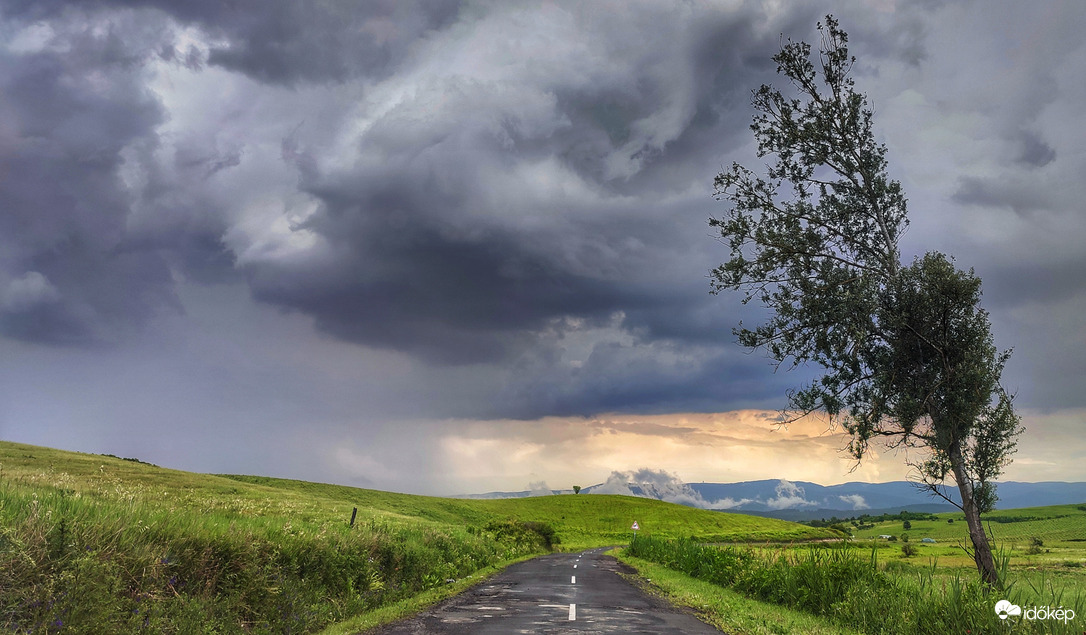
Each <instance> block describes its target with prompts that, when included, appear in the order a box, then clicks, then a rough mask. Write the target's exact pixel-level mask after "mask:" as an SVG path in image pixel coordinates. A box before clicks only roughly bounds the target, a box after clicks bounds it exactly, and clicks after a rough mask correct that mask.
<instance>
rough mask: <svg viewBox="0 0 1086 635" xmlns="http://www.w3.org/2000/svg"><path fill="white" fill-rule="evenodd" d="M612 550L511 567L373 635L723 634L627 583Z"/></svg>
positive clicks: (623, 568) (623, 567) (549, 557)
mask: <svg viewBox="0 0 1086 635" xmlns="http://www.w3.org/2000/svg"><path fill="white" fill-rule="evenodd" d="M603 551H604V549H592V550H588V551H583V552H581V553H563V554H551V555H547V556H542V557H540V558H535V559H534V560H528V561H526V562H521V563H518V564H515V565H512V566H510V567H509V568H507V569H506V570H505V571H503V572H502V573H500V574H498V575H497V576H495V577H494V578H491V579H490V580H489V581H487V582H486V583H484V584H481V585H479V586H476V587H474V588H472V589H469V590H468V591H465V592H464V593H462V594H460V595H458V596H455V597H452V598H449V599H448V600H445V601H444V602H442V603H441V604H438V605H436V606H434V607H431V608H430V609H427V610H426V611H424V612H422V613H420V614H419V615H416V616H415V617H411V618H408V619H406V620H402V621H399V622H395V623H393V624H388V625H386V626H383V627H381V628H378V629H376V630H373V631H368V634H369V635H468V634H472V635H475V634H479V635H489V634H494V635H497V634H501V635H510V634H513V633H536V634H550V633H624V634H630V635H640V634H645V635H647V634H650V633H651V634H653V635H656V634H662V633H667V634H680V633H681V634H682V635H711V634H712V635H718V634H719V633H720V631H718V630H717V629H715V628H713V627H712V626H709V625H707V624H705V623H703V622H701V621H699V620H698V619H697V618H695V617H694V616H693V615H691V614H689V613H686V612H683V611H682V610H681V609H677V608H675V607H672V606H671V605H669V604H668V603H667V602H665V601H664V600H662V599H660V598H657V597H653V596H651V595H649V594H647V593H645V592H644V591H642V590H640V589H638V588H637V587H636V586H634V585H633V584H631V583H629V582H627V581H626V580H625V579H623V578H622V577H621V576H620V575H619V571H628V572H632V569H629V568H628V567H627V566H626V565H624V564H622V563H620V562H618V561H617V560H615V559H614V558H613V557H611V556H605V555H602V552H603Z"/></svg>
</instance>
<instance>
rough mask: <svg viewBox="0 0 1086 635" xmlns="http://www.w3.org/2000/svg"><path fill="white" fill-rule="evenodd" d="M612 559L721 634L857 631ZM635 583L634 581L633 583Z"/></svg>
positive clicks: (619, 552)
mask: <svg viewBox="0 0 1086 635" xmlns="http://www.w3.org/2000/svg"><path fill="white" fill-rule="evenodd" d="M611 553H612V555H614V556H616V557H617V558H618V559H619V560H621V561H623V562H625V563H626V564H629V565H630V566H632V567H633V568H634V569H637V572H638V576H640V577H641V578H643V579H644V581H645V582H646V583H647V584H645V585H644V586H646V587H648V588H649V590H655V591H656V592H657V593H659V594H661V595H662V596H663V597H665V598H666V599H667V600H669V601H670V602H672V603H674V604H677V605H680V606H685V607H688V608H690V609H692V610H693V611H694V612H695V613H696V614H697V615H698V617H699V618H701V619H702V620H703V621H705V622H707V623H709V624H712V625H713V626H715V627H717V628H719V629H720V630H722V631H724V632H725V633H733V634H739V633H742V634H744V635H791V634H796V635H855V634H857V633H859V631H855V630H852V629H850V628H848V627H844V626H840V625H838V624H834V623H833V622H831V621H830V620H828V619H826V618H822V617H819V616H816V615H811V614H810V613H805V612H803V611H797V610H793V609H790V608H785V607H781V606H779V605H777V604H770V603H767V602H760V601H758V600H752V599H750V598H748V597H745V596H743V595H741V594H739V593H737V592H735V591H732V590H731V589H727V588H725V587H722V586H718V585H716V584H713V583H711V582H706V581H704V580H699V579H697V578H692V577H690V576H688V575H686V574H684V573H680V572H678V571H675V570H674V569H669V568H667V567H665V566H663V565H660V564H656V563H654V562H650V561H648V560H642V559H640V558H635V557H633V556H630V555H628V554H627V553H625V550H623V549H616V550H613V551H612V552H611ZM635 583H636V581H635Z"/></svg>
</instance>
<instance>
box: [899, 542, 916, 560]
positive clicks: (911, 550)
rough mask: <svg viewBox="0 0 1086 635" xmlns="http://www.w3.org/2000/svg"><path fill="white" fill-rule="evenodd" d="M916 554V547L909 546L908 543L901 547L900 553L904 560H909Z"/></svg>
mask: <svg viewBox="0 0 1086 635" xmlns="http://www.w3.org/2000/svg"><path fill="white" fill-rule="evenodd" d="M918 552H919V550H918V549H917V548H916V545H910V544H909V543H905V544H903V545H901V553H902V555H904V556H905V557H906V558H910V557H912V556H915V555H916V554H917V553H918Z"/></svg>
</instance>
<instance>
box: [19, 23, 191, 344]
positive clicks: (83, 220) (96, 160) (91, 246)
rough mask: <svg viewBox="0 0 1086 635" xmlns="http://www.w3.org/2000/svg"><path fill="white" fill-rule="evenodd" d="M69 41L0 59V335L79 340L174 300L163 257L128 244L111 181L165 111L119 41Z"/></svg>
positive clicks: (76, 37) (79, 35) (124, 201)
mask: <svg viewBox="0 0 1086 635" xmlns="http://www.w3.org/2000/svg"><path fill="white" fill-rule="evenodd" d="M66 45H67V47H68V50H66V51H41V52H34V53H27V54H22V55H20V54H12V53H0V112H3V117H4V119H5V121H4V123H3V124H2V125H0V135H3V136H4V143H0V174H2V178H0V207H2V209H3V213H2V214H0V228H2V231H0V245H2V255H0V295H2V296H3V298H2V300H3V302H2V305H0V330H2V331H3V332H4V333H5V334H7V335H9V336H11V337H16V338H20V339H28V340H35V341H44V342H54V343H83V342H92V341H97V340H100V339H103V338H106V339H109V338H111V337H113V336H114V335H115V332H116V329H117V328H118V327H123V326H124V325H126V324H133V323H139V322H141V321H143V320H144V319H146V318H147V317H148V316H149V315H150V314H152V313H153V312H154V311H156V310H157V309H158V308H159V307H161V306H163V305H170V304H173V303H175V300H174V298H173V292H172V288H171V287H172V281H171V280H170V275H169V271H168V270H167V268H166V266H165V264H164V262H163V261H162V260H161V258H159V257H157V256H156V255H155V254H154V253H147V252H141V251H139V250H131V249H129V247H128V246H127V245H126V244H125V223H126V217H127V214H128V210H129V202H130V201H129V197H128V193H127V191H126V188H125V187H124V185H123V183H122V182H121V179H120V178H119V175H118V170H119V168H120V166H121V165H122V164H123V163H124V159H123V158H122V151H123V149H124V148H125V146H126V145H127V144H129V143H130V142H132V141H134V140H137V139H140V138H142V137H145V136H147V135H151V134H153V133H152V130H153V129H154V127H155V126H156V125H157V124H158V123H159V122H160V121H162V118H163V112H162V109H161V108H160V106H159V104H158V103H157V102H156V101H155V100H154V99H152V98H150V97H148V95H147V94H146V93H145V92H144V90H143V88H142V86H141V84H140V81H139V79H140V78H139V73H138V63H137V62H136V59H137V56H136V55H135V54H134V53H133V52H132V51H131V50H129V49H128V47H127V46H126V45H125V43H124V42H122V39H121V37H120V36H119V35H118V34H117V33H115V32H112V31H107V32H104V33H101V34H93V33H90V32H86V31H76V32H74V33H72V34H71V37H70V38H69V39H68V40H67V43H66ZM31 288H34V289H36V290H37V293H36V294H32V293H30V292H29V289H31Z"/></svg>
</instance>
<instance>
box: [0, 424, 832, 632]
mask: <svg viewBox="0 0 1086 635" xmlns="http://www.w3.org/2000/svg"><path fill="white" fill-rule="evenodd" d="M353 507H357V508H358V518H357V520H356V524H355V526H354V527H353V528H350V527H348V520H349V518H350V514H351V509H352V508H353ZM634 520H636V521H638V522H639V523H640V524H641V527H642V528H643V533H652V534H654V535H659V536H666V537H679V536H693V537H695V538H696V539H698V540H705V541H720V540H795V539H802V538H818V537H822V536H826V535H829V534H828V532H827V531H826V530H821V529H812V528H809V527H804V526H801V525H795V524H792V523H787V522H783V521H776V520H772V519H762V518H754V517H747V516H741V515H736V514H721V513H717V512H709V511H704V510H697V509H691V508H687V507H681V506H678V505H672V504H668V503H662V502H660V501H653V500H647V499H635V498H630V497H619V496H595V495H579V496H574V495H568V496H553V497H543V498H534V499H517V500H455V499H444V498H435V497H425V496H411V495H405V494H392V493H388V492H377V491H372V490H362V489H355V488H349V487H342V486H334V485H323V484H315V483H305V482H300V481H288V480H281V479H270V478H263V477H252V476H215V475H205V474H193V473H188V472H181V471H177V470H169V469H164V468H160V467H156V466H153V465H148V464H145V463H141V462H138V461H135V460H126V459H119V458H116V457H108V456H101V455H92V454H80V453H73V452H64V451H60V450H53V449H49V448H41V447H35V446H28V445H20V444H14V443H6V442H0V630H4V631H16V632H20V633H27V632H29V633H48V632H57V631H59V630H61V629H63V630H64V631H65V632H141V631H143V632H164V633H171V632H178V633H184V632H222V633H230V632H260V633H272V632H290V633H301V632H313V631H315V630H318V629H320V628H321V627H323V626H324V625H326V624H329V623H331V622H335V621H338V620H342V619H345V618H347V617H350V616H352V615H356V614H359V613H363V612H367V611H371V610H374V609H376V608H378V607H381V606H387V605H389V604H391V603H395V602H398V601H400V600H402V599H404V598H407V597H412V596H415V595H417V594H419V593H422V592H428V591H429V590H433V589H436V588H440V587H442V586H445V585H447V584H449V583H450V582H452V581H456V580H462V579H464V578H465V577H467V576H469V575H471V574H472V573H473V572H476V571H478V570H480V569H483V568H485V567H488V566H493V565H494V564H497V563H501V562H505V561H509V560H511V559H515V558H519V557H524V556H525V555H530V554H533V553H541V552H543V551H544V550H545V549H546V548H547V545H546V542H547V540H548V539H549V538H550V537H551V535H552V534H551V531H550V530H549V529H548V528H547V527H546V526H545V525H544V524H543V523H547V524H549V525H550V527H552V528H553V530H554V531H556V532H557V535H558V537H559V538H560V539H561V540H562V541H563V545H564V546H567V547H578V548H579V547H587V546H594V545H607V544H616V543H620V542H625V541H626V540H627V538H628V536H629V534H630V531H629V527H630V524H631V523H632V522H633V521H634Z"/></svg>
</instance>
